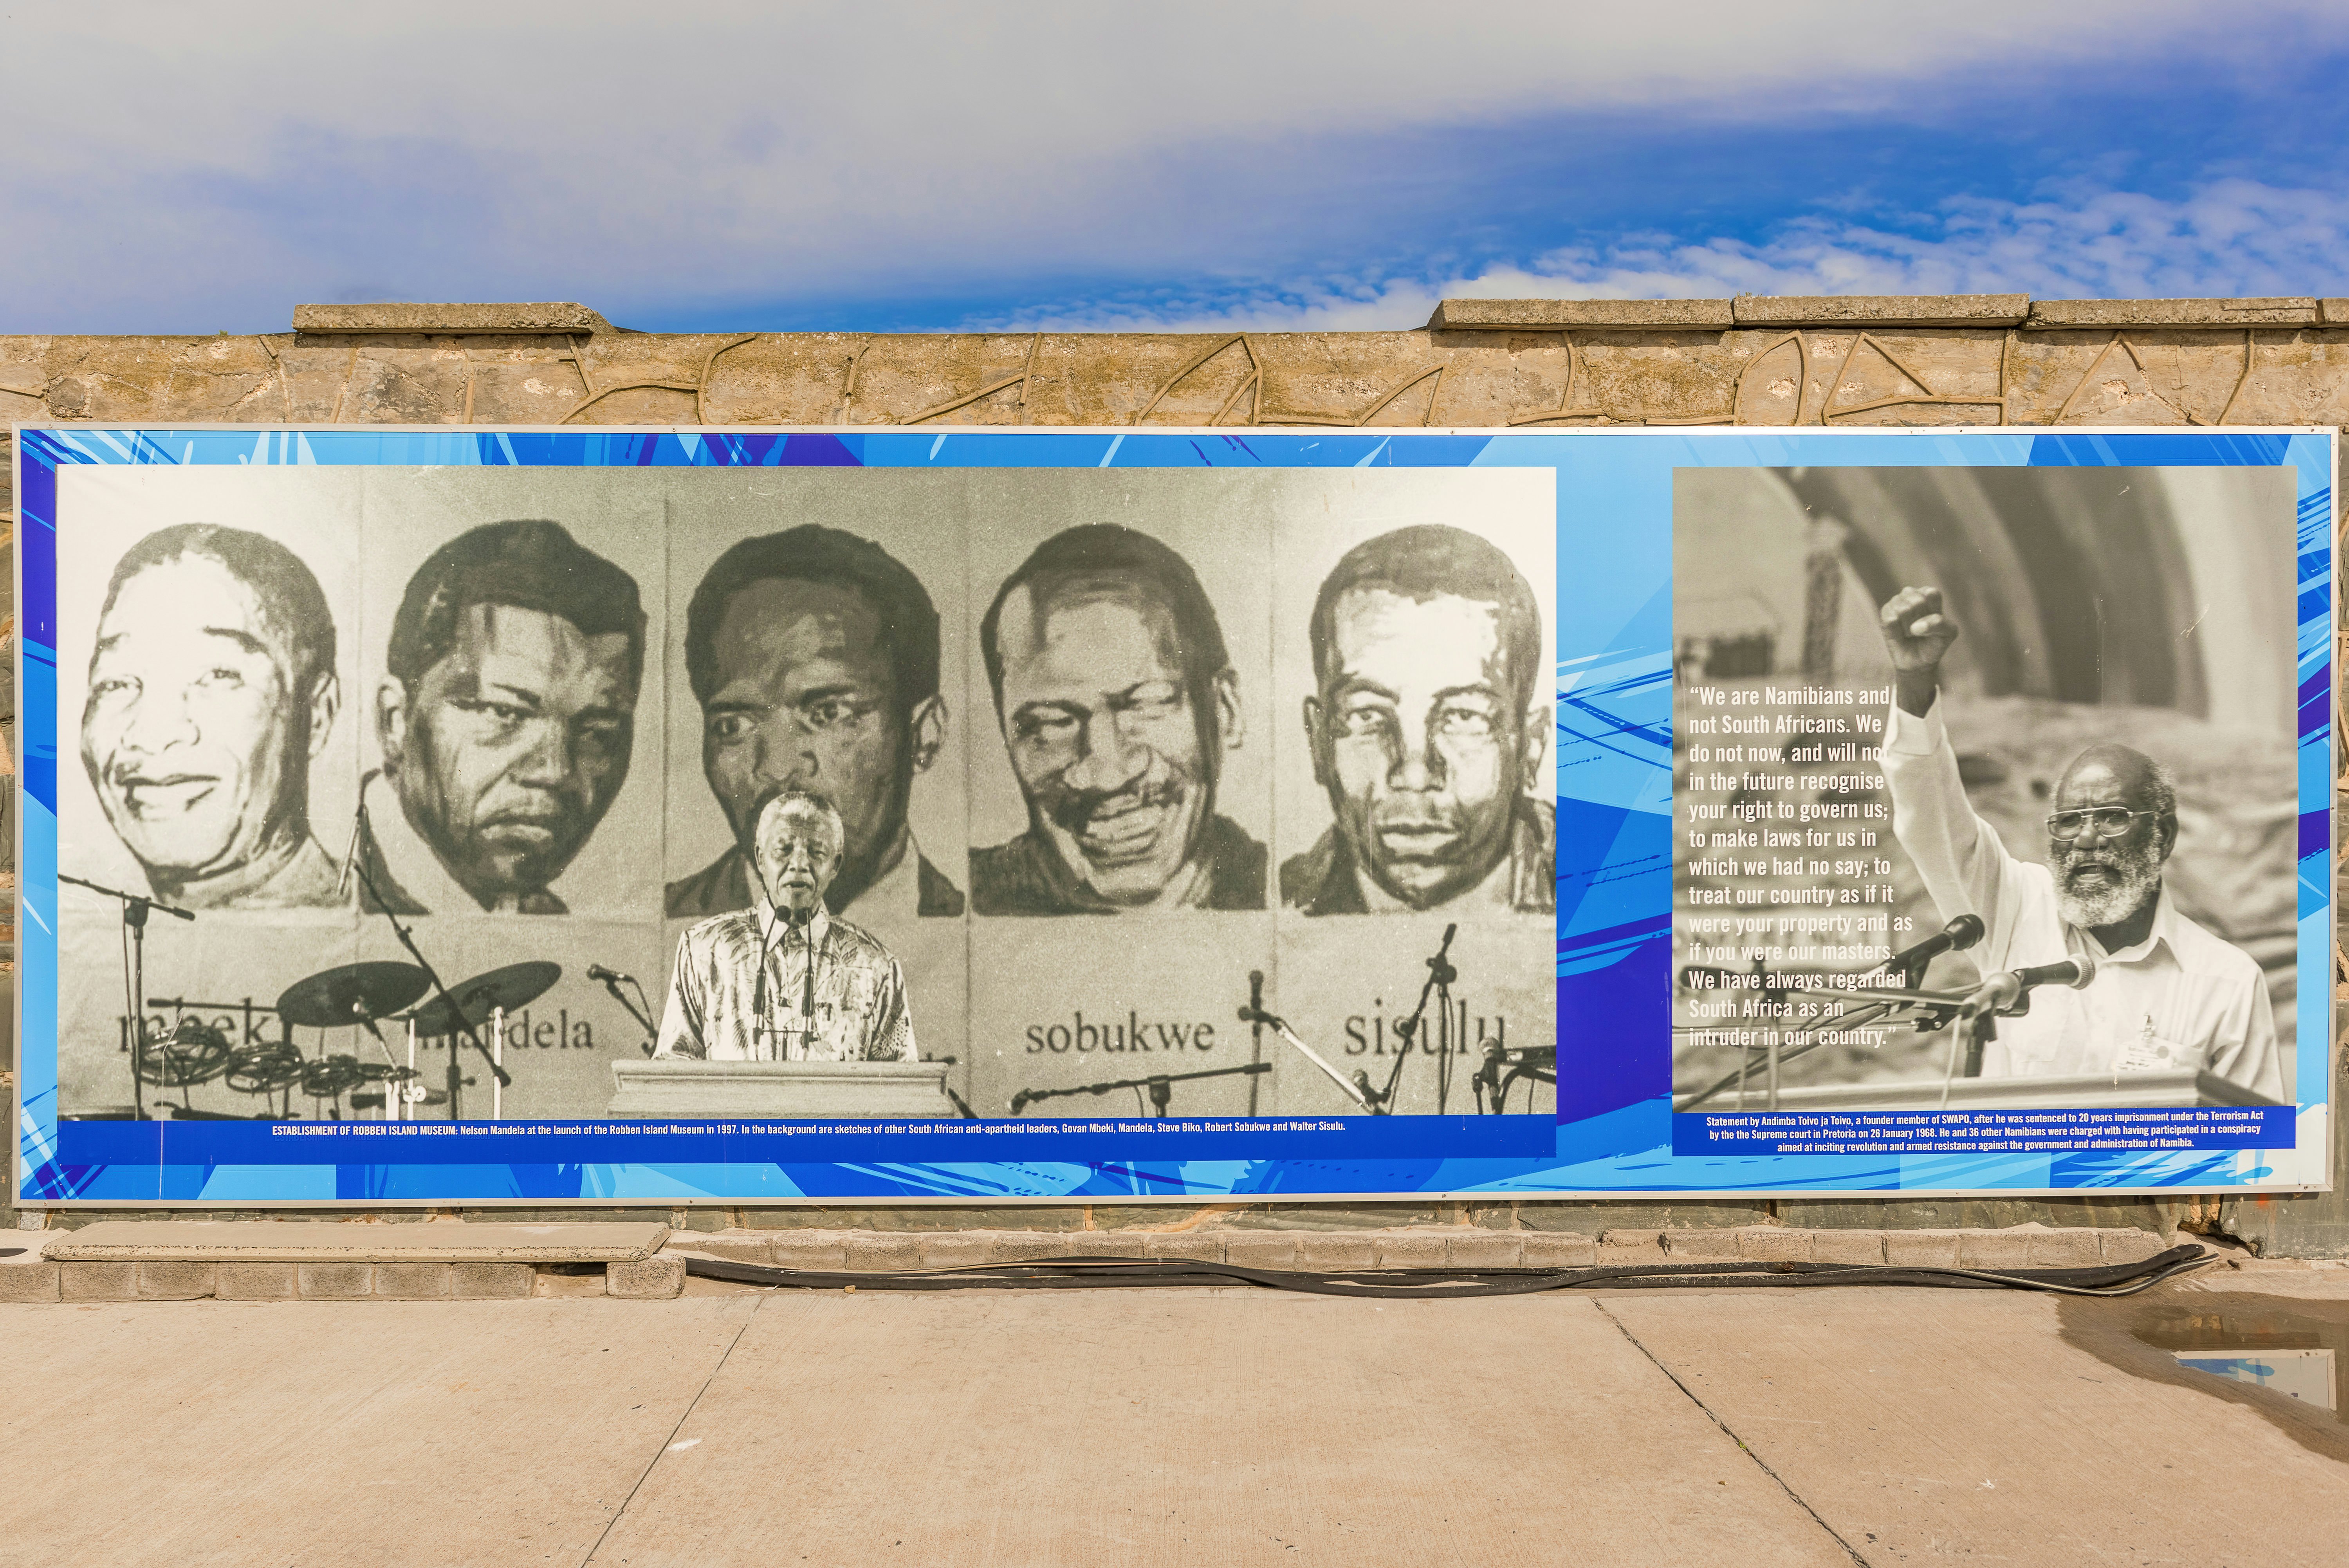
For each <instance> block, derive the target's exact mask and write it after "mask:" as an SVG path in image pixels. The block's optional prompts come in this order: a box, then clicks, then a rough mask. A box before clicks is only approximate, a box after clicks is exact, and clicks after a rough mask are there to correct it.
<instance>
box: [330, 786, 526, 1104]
mask: <svg viewBox="0 0 2349 1568" xmlns="http://www.w3.org/2000/svg"><path fill="white" fill-rule="evenodd" d="M356 831H357V832H358V833H365V834H367V836H368V837H370V838H372V837H373V836H374V834H373V832H372V830H371V829H369V827H368V826H367V803H366V802H365V801H361V802H360V803H359V812H358V823H357V828H356ZM350 866H351V869H352V870H354V871H356V872H357V873H358V877H359V884H360V886H362V887H364V888H366V889H367V897H368V898H372V899H374V900H375V907H376V909H378V910H379V911H381V913H382V915H383V918H384V919H385V920H386V921H387V922H388V924H389V925H390V927H391V934H392V935H393V936H395V937H398V939H399V945H400V946H401V947H403V948H406V949H407V950H408V956H409V958H412V959H414V960H415V961H416V967H417V968H419V969H420V970H422V971H424V978H425V979H426V980H429V981H431V982H432V994H433V995H435V996H437V997H439V998H440V1002H441V1005H442V1006H444V1007H446V1008H447V1009H448V1010H449V1021H450V1023H453V1024H455V1025H456V1029H457V1033H458V1034H462V1035H463V1036H464V1037H465V1040H466V1042H467V1043H468V1044H471V1046H472V1047H473V1049H474V1050H476V1051H479V1052H480V1053H481V1060H482V1061H484V1062H487V1063H488V1064H490V1072H491V1074H492V1076H493V1078H494V1080H495V1082H496V1084H497V1085H498V1087H500V1088H503V1087H504V1086H505V1085H508V1084H511V1083H512V1082H513V1079H512V1076H511V1075H508V1074H507V1072H506V1070H505V1067H504V1065H503V1064H501V1063H500V1062H499V1061H498V1059H497V1058H496V1057H495V1056H492V1055H491V1054H490V1048H489V1047H488V1046H487V1045H484V1044H481V1034H480V1033H479V1032H478V1031H476V1030H475V1029H474V1027H473V1023H472V1020H471V1019H469V1018H467V1017H466V1016H465V1010H464V1009H463V1008H461V1007H460V1006H458V1005H457V999H456V998H455V997H453V996H451V995H450V994H449V987H448V986H447V985H446V984H444V983H443V982H442V981H441V979H440V971H439V970H437V969H434V968H433V967H432V961H431V960H429V959H428V958H426V957H425V956H424V950H423V949H422V948H419V947H418V946H417V945H416V937H415V935H414V933H413V932H411V931H410V930H409V929H408V928H407V927H406V926H403V925H401V924H400V923H399V917H398V915H395V914H393V913H392V912H391V906H390V905H389V904H388V903H386V902H385V901H384V897H383V895H382V893H380V892H378V890H377V888H376V885H375V878H374V877H371V876H369V875H368V874H367V857H366V856H364V855H354V856H352V857H351V861H350ZM464 1085H465V1069H464V1067H463V1066H462V1065H461V1064H460V1063H459V1062H458V1060H457V1037H456V1034H451V1035H450V1037H449V1119H450V1121H452V1122H456V1121H462V1120H464V1117H463V1116H462V1115H461V1114H460V1109H461V1105H462V1101H461V1098H460V1096H462V1095H463V1094H464Z"/></svg>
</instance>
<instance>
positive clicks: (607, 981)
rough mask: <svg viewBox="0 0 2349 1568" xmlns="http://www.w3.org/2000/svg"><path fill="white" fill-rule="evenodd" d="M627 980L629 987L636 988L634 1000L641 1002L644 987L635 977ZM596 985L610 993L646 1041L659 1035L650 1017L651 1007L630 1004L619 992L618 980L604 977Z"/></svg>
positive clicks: (648, 1005)
mask: <svg viewBox="0 0 2349 1568" xmlns="http://www.w3.org/2000/svg"><path fill="white" fill-rule="evenodd" d="M627 980H628V983H629V984H630V985H633V986H635V987H636V1000H637V1001H638V1002H642V1001H643V1000H644V994H645V988H644V986H643V985H642V984H641V983H640V982H639V981H637V979H636V976H635V975H630V976H628V977H627ZM597 983H598V984H600V985H601V986H603V988H604V989H605V991H608V992H611V993H612V1000H613V1001H615V1002H618V1003H619V1004H620V1006H621V1007H622V1008H623V1009H625V1010H626V1012H627V1014H628V1016H629V1017H631V1018H633V1019H635V1020H636V1025H637V1027H639V1028H641V1029H642V1030H643V1031H644V1032H645V1038H646V1039H647V1040H650V1039H654V1038H656V1037H657V1036H658V1035H659V1033H660V1031H659V1030H658V1029H657V1028H655V1027H654V1026H653V1021H652V1018H651V1017H650V1012H651V1006H650V1004H649V1003H647V1005H646V1006H644V1007H638V1006H637V1005H636V1002H630V1001H629V1000H628V999H627V996H626V993H624V992H622V991H621V990H620V982H619V981H618V979H617V978H616V977H614V976H611V975H606V976H605V977H604V978H603V979H602V980H600V981H597Z"/></svg>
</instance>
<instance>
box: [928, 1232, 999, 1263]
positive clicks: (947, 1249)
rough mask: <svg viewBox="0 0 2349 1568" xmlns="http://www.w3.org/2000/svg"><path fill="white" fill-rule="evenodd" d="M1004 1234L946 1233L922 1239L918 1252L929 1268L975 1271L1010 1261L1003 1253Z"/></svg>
mask: <svg viewBox="0 0 2349 1568" xmlns="http://www.w3.org/2000/svg"><path fill="white" fill-rule="evenodd" d="M1001 1234H1002V1233H1001V1232H1000V1231H942V1232H940V1233H938V1234H936V1235H928V1236H924V1237H922V1238H921V1239H920V1240H919V1241H916V1243H915V1252H916V1256H917V1257H918V1258H920V1259H921V1266H922V1267H923V1268H925V1269H975V1268H978V1267H981V1266H982V1265H985V1264H988V1263H1000V1262H1006V1261H1007V1260H1006V1259H1005V1258H1004V1256H1003V1254H1002V1252H1001V1251H1000V1241H999V1238H1000V1236H1001Z"/></svg>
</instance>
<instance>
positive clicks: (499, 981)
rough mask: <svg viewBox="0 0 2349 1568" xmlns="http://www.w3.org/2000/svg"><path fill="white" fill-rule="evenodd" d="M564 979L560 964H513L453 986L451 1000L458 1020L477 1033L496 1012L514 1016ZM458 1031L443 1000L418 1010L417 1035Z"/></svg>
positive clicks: (439, 999)
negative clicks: (457, 1011)
mask: <svg viewBox="0 0 2349 1568" xmlns="http://www.w3.org/2000/svg"><path fill="white" fill-rule="evenodd" d="M562 978H563V966H562V965H561V964H559V963H545V962H533V963H510V964H508V965H506V967H505V968H503V969H493V970H492V971H489V972H488V973H487V974H477V975H475V976H474V977H473V978H472V979H471V980H468V981H460V982H459V983H457V984H455V985H452V986H450V988H449V998H450V1000H453V1001H454V1002H456V1003H457V1006H458V1008H459V1009H460V1012H459V1013H458V1014H456V1015H455V1016H457V1017H461V1018H462V1019H463V1020H464V1022H465V1023H467V1024H470V1025H471V1026H472V1027H473V1028H476V1029H478V1028H480V1027H481V1025H482V1024H483V1023H487V1022H488V1021H489V1016H490V1014H491V1013H492V1012H494V1011H495V1010H496V1009H498V1008H501V1007H502V1008H504V1009H505V1010H506V1011H507V1012H513V1011H514V1010H515V1009H516V1008H518V1007H528V1006H529V1005H530V1004H531V1003H532V1002H536V1001H537V1000H538V999H539V998H540V997H542V996H543V995H545V994H546V992H547V990H548V988H550V987H551V986H553V985H554V982H555V981H558V980H561V979H562ZM458 1028H459V1025H458V1024H457V1023H455V1022H454V1021H453V1020H452V1015H451V1014H450V1011H449V1002H448V1001H444V1000H443V999H441V998H440V997H438V996H436V997H434V998H433V999H432V1000H431V1001H429V1002H426V1003H425V1004H424V1005H423V1006H421V1007H419V1008H418V1009H417V1010H416V1033H419V1034H420V1035H423V1036H424V1037H425V1038H427V1039H430V1038H432V1037H433V1036H435V1035H440V1034H454V1033H457V1030H458Z"/></svg>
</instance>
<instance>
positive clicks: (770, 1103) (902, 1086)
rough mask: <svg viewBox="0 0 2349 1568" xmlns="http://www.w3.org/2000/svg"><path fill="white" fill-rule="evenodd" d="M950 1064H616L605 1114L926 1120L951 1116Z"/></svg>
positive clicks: (719, 1118) (678, 1061)
mask: <svg viewBox="0 0 2349 1568" xmlns="http://www.w3.org/2000/svg"><path fill="white" fill-rule="evenodd" d="M947 1065H948V1064H947V1063H945V1062H697V1061H694V1060H692V1059H690V1058H688V1057H669V1058H663V1059H660V1060H657V1061H639V1062H626V1061H616V1062H614V1063H613V1064H612V1084H613V1093H612V1103H611V1105H610V1106H608V1107H607V1108H606V1109H605V1112H604V1114H605V1116H613V1117H624V1118H629V1119H641V1118H644V1117H648V1116H649V1117H658V1118H660V1119H662V1120H671V1119H678V1120H708V1121H743V1120H753V1121H755V1120H761V1119H775V1120H792V1121H895V1120H899V1119H911V1120H921V1121H928V1120H932V1119H935V1118H937V1117H943V1116H958V1115H960V1114H961V1113H960V1112H958V1111H957V1110H956V1109H955V1106H954V1102H953V1101H952V1100H949V1099H948V1098H947Z"/></svg>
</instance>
